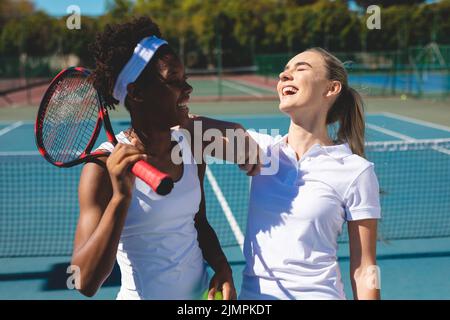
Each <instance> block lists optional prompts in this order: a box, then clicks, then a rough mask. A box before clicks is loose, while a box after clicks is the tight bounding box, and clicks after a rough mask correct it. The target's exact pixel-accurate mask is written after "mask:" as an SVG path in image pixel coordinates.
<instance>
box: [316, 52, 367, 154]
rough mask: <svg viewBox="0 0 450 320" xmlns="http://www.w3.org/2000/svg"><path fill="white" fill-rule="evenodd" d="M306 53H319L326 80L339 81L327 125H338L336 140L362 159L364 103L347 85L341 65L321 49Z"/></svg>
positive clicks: (345, 73) (345, 72) (346, 78)
mask: <svg viewBox="0 0 450 320" xmlns="http://www.w3.org/2000/svg"><path fill="white" fill-rule="evenodd" d="M307 51H313V52H317V53H319V54H320V55H321V56H322V58H323V59H324V60H325V67H326V69H327V72H328V79H329V80H335V81H339V82H340V83H341V86H342V89H341V92H340V94H339V97H338V98H337V99H336V101H335V102H334V104H333V105H332V106H331V108H330V110H329V111H328V114H327V125H329V124H334V123H338V124H339V129H338V131H337V134H336V139H337V140H338V141H339V142H341V143H344V142H347V143H348V144H349V146H350V148H351V150H352V152H353V153H355V154H357V155H359V156H361V157H364V135H365V122H364V103H363V100H362V98H361V95H360V94H359V93H358V92H357V91H356V90H355V89H353V88H351V87H350V86H349V85H348V75H347V71H346V70H345V67H344V65H343V63H342V62H341V61H340V60H339V59H338V58H336V57H335V56H333V55H332V54H331V53H329V52H328V51H326V50H324V49H322V48H311V49H309V50H307Z"/></svg>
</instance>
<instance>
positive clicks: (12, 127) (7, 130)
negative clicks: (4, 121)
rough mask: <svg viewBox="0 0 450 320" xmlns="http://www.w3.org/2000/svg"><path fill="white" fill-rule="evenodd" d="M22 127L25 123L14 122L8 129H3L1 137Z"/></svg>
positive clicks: (0, 131)
mask: <svg viewBox="0 0 450 320" xmlns="http://www.w3.org/2000/svg"><path fill="white" fill-rule="evenodd" d="M21 125H23V121H17V122H14V123H13V124H11V125H9V126H7V127H6V128H3V129H2V130H0V136H2V135H4V134H6V133H8V132H10V131H11V130H14V129H16V128H18V127H20V126H21Z"/></svg>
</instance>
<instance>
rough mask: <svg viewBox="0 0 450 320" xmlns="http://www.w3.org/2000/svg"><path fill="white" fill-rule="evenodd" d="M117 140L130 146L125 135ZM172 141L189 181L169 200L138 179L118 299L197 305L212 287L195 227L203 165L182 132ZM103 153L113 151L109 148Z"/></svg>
mask: <svg viewBox="0 0 450 320" xmlns="http://www.w3.org/2000/svg"><path fill="white" fill-rule="evenodd" d="M116 137H117V140H118V141H119V142H121V143H130V141H129V140H128V139H127V138H126V136H125V134H124V133H123V132H120V133H119V134H118V135H117V136H116ZM172 139H173V140H175V141H177V142H178V143H179V144H180V147H181V151H182V158H183V175H182V177H181V179H180V180H178V181H177V182H175V184H174V188H173V189H172V191H171V192H170V193H169V194H168V195H166V196H160V195H158V194H156V193H155V192H154V191H153V190H152V189H151V188H150V187H149V186H148V185H147V184H146V183H145V182H143V181H142V180H140V179H139V178H136V182H135V186H134V190H133V196H132V201H131V204H130V207H129V209H128V215H127V218H126V221H125V225H124V228H123V231H122V234H121V237H120V242H119V247H118V250H117V262H118V264H119V266H120V272H121V277H122V279H121V283H122V284H121V288H120V291H119V294H118V296H117V299H170V300H180V299H190V300H192V299H199V298H200V297H201V295H202V293H203V292H204V291H205V290H206V289H207V287H208V275H207V272H206V265H205V262H204V260H203V255H202V252H201V250H200V247H199V244H198V241H197V229H196V228H195V226H194V217H195V215H196V213H197V212H198V210H199V205H200V201H201V189H200V182H199V178H198V174H197V164H196V163H195V160H194V159H193V157H192V153H191V148H190V145H189V143H188V142H187V139H185V138H184V136H183V134H182V133H181V131H180V130H172ZM99 149H107V150H112V149H113V146H112V144H111V143H109V142H105V143H103V144H102V145H100V147H99Z"/></svg>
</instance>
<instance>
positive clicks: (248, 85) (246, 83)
mask: <svg viewBox="0 0 450 320" xmlns="http://www.w3.org/2000/svg"><path fill="white" fill-rule="evenodd" d="M233 82H236V83H240V84H242V85H244V86H247V87H255V88H258V89H260V90H264V91H267V92H270V93H273V94H276V93H277V90H276V88H275V87H274V88H273V89H269V88H267V87H263V86H258V85H257V84H254V83H249V82H245V81H242V80H233Z"/></svg>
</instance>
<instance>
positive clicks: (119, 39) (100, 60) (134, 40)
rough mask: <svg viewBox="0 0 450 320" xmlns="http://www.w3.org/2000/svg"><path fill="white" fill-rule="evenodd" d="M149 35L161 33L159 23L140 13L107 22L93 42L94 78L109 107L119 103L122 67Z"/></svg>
mask: <svg viewBox="0 0 450 320" xmlns="http://www.w3.org/2000/svg"><path fill="white" fill-rule="evenodd" d="M149 36H156V37H161V32H160V30H159V27H158V25H157V24H156V23H154V22H153V21H152V19H151V18H149V17H140V18H134V19H133V20H132V21H130V22H125V23H121V24H108V25H107V26H106V27H105V30H104V31H103V32H101V33H99V34H97V36H96V39H95V42H94V43H92V44H91V45H90V47H89V49H90V50H91V52H92V54H93V56H94V60H95V69H94V71H93V73H92V75H91V79H92V81H93V84H94V87H95V88H96V89H97V90H98V92H99V93H100V95H101V96H102V98H103V100H104V102H105V104H106V105H107V106H108V107H109V108H112V109H113V108H114V105H116V104H118V103H119V101H118V100H116V99H115V98H114V97H113V90H114V84H115V82H116V79H117V77H118V75H119V73H120V71H121V70H122V68H123V67H124V66H125V64H126V63H127V62H128V60H129V59H130V57H131V55H132V54H133V51H134V48H135V47H136V45H137V44H138V43H139V42H140V41H141V40H142V39H143V38H145V37H149Z"/></svg>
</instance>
